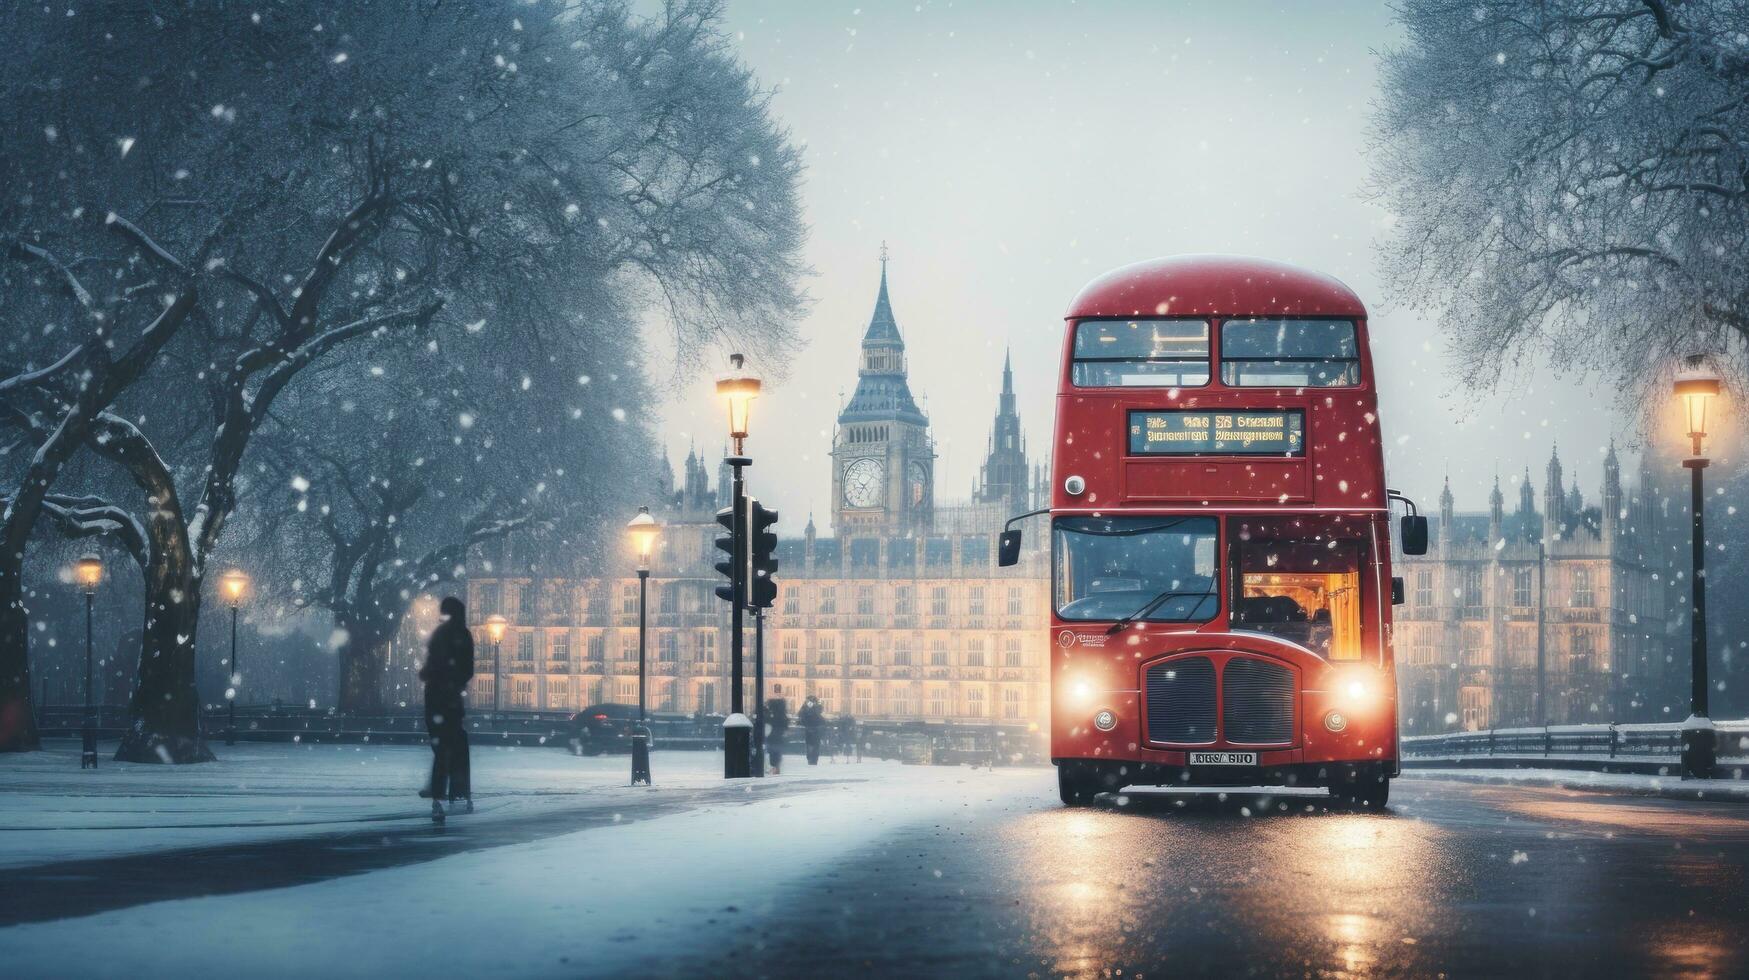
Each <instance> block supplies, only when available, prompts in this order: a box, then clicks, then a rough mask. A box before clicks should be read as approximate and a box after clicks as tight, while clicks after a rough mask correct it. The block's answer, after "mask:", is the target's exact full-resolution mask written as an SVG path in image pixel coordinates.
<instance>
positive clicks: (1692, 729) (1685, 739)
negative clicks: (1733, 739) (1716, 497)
mask: <svg viewBox="0 0 1749 980" xmlns="http://www.w3.org/2000/svg"><path fill="white" fill-rule="evenodd" d="M1675 391H1676V397H1677V398H1680V399H1681V400H1682V414H1683V421H1685V422H1686V423H1687V424H1688V438H1689V439H1690V440H1692V441H1693V448H1694V454H1693V455H1692V456H1690V457H1688V458H1687V459H1685V460H1683V461H1682V465H1683V466H1685V467H1687V468H1688V472H1689V474H1690V480H1689V487H1690V500H1689V512H1690V519H1691V520H1692V521H1693V526H1692V528H1691V530H1690V534H1691V535H1692V538H1693V541H1692V548H1693V555H1694V614H1693V615H1692V616H1691V617H1689V657H1690V665H1689V671H1690V684H1691V686H1690V688H1689V715H1688V720H1687V721H1685V722H1683V723H1682V778H1683V779H1705V778H1707V777H1709V776H1711V775H1712V772H1713V762H1714V745H1713V723H1712V719H1711V718H1709V717H1708V716H1707V669H1706V525H1705V522H1704V520H1703V514H1702V510H1703V505H1704V503H1705V498H1704V496H1703V494H1702V492H1701V473H1700V471H1701V470H1704V469H1706V466H1707V458H1706V457H1705V456H1703V455H1701V449H1702V443H1703V442H1704V441H1705V440H1706V423H1707V417H1706V416H1707V407H1708V405H1709V404H1710V403H1711V402H1712V400H1713V398H1714V397H1715V396H1716V395H1718V393H1719V376H1718V375H1717V374H1715V373H1713V371H1712V370H1710V369H1709V368H1708V367H1707V366H1706V358H1705V357H1703V356H1702V355H1700V354H1693V355H1690V356H1689V357H1688V359H1687V364H1686V365H1685V366H1684V367H1683V369H1682V370H1681V371H1678V372H1677V373H1676V384H1675Z"/></svg>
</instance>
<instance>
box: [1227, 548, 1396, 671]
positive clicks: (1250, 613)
mask: <svg viewBox="0 0 1749 980" xmlns="http://www.w3.org/2000/svg"><path fill="white" fill-rule="evenodd" d="M1365 550H1366V546H1365V545H1364V544H1362V543H1361V542H1360V541H1354V540H1342V539H1340V538H1331V539H1330V540H1327V541H1324V540H1320V541H1304V540H1301V541H1279V540H1277V541H1271V540H1266V539H1257V538H1251V539H1246V538H1243V537H1242V538H1241V540H1240V543H1239V545H1238V546H1237V547H1236V548H1235V549H1234V551H1235V553H1236V558H1237V561H1238V565H1239V583H1240V594H1239V596H1237V597H1236V598H1235V599H1234V601H1233V613H1232V621H1233V626H1234V628H1235V629H1245V630H1251V631H1253V632H1257V633H1268V634H1270V635H1271V636H1278V637H1280V638H1282V639H1284V640H1288V641H1290V642H1293V643H1298V644H1299V645H1300V646H1303V647H1305V648H1306V649H1308V650H1311V651H1312V652H1314V653H1316V654H1318V655H1319V656H1321V657H1323V658H1325V659H1326V660H1359V659H1360V658H1361V642H1360V582H1361V575H1360V571H1361V567H1362V559H1363V555H1364V553H1365Z"/></svg>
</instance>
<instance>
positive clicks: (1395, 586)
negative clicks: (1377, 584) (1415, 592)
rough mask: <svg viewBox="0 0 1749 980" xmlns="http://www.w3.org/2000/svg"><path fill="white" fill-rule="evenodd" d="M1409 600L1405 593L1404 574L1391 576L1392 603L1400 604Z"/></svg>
mask: <svg viewBox="0 0 1749 980" xmlns="http://www.w3.org/2000/svg"><path fill="white" fill-rule="evenodd" d="M1408 601H1409V600H1408V598H1407V596H1406V594H1405V589H1404V587H1403V576H1401V575H1393V576H1391V605H1393V606H1400V605H1402V604H1403V603H1405V602H1408Z"/></svg>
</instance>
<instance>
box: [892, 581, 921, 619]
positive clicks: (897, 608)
mask: <svg viewBox="0 0 1749 980" xmlns="http://www.w3.org/2000/svg"><path fill="white" fill-rule="evenodd" d="M914 602H915V600H914V599H913V595H912V591H911V587H910V586H909V585H901V586H899V587H898V588H897V589H895V590H893V612H894V613H896V614H898V615H900V616H909V615H911V614H912V613H913V612H915V611H916V610H915V609H914V608H913V605H914Z"/></svg>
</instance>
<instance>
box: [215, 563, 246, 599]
mask: <svg viewBox="0 0 1749 980" xmlns="http://www.w3.org/2000/svg"><path fill="white" fill-rule="evenodd" d="M219 588H220V589H222V590H224V593H225V598H226V599H228V600H230V603H231V605H233V606H240V605H242V604H243V594H244V593H245V592H248V591H249V576H247V575H245V574H243V572H242V571H241V570H239V569H235V568H233V569H231V570H230V571H228V572H226V573H225V574H224V575H223V576H222V577H220V579H219Z"/></svg>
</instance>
